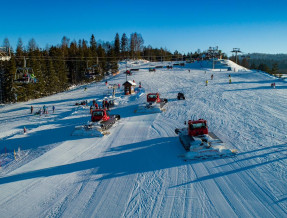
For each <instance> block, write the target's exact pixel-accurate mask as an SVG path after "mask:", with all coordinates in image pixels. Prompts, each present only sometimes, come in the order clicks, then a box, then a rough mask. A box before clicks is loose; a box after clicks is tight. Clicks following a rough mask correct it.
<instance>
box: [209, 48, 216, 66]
mask: <svg viewBox="0 0 287 218" xmlns="http://www.w3.org/2000/svg"><path fill="white" fill-rule="evenodd" d="M208 53H209V55H211V57H212V69H214V56H215V55H216V54H217V53H218V46H216V47H209V49H208Z"/></svg>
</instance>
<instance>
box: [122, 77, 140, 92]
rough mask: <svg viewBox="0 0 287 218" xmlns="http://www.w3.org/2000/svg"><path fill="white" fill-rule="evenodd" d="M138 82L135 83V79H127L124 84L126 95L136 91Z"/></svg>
mask: <svg viewBox="0 0 287 218" xmlns="http://www.w3.org/2000/svg"><path fill="white" fill-rule="evenodd" d="M136 85H137V84H136V83H134V82H133V81H130V80H129V81H126V82H125V83H124V84H123V86H124V92H125V95H131V94H134V93H135V87H136Z"/></svg>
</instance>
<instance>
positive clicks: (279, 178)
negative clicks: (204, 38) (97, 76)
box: [0, 61, 287, 217]
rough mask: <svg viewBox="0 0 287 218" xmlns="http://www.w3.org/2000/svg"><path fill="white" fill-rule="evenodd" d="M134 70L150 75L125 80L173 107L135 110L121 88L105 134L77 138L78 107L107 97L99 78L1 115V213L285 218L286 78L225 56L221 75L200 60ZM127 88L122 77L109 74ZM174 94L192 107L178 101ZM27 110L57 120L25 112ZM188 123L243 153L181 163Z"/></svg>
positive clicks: (84, 116) (82, 113)
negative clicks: (180, 133)
mask: <svg viewBox="0 0 287 218" xmlns="http://www.w3.org/2000/svg"><path fill="white" fill-rule="evenodd" d="M160 64H161V63H158V64H154V65H160ZM129 65H130V66H133V67H135V68H136V67H138V68H144V69H140V70H139V71H136V72H133V75H132V76H131V77H129V79H131V80H135V82H136V83H137V84H138V82H141V83H142V86H143V87H144V89H145V93H148V92H155V91H158V92H159V93H160V94H161V97H163V98H167V99H168V100H169V102H168V105H167V110H166V111H165V112H163V113H156V114H137V113H134V111H135V109H136V108H137V107H138V105H139V104H142V103H143V102H145V94H144V95H134V96H124V95H123V94H122V93H123V90H122V89H121V90H120V92H119V93H118V94H117V97H118V101H119V105H118V106H117V107H116V108H114V109H113V110H112V111H111V113H118V114H120V115H121V117H122V119H121V120H120V122H119V123H117V124H116V125H115V126H113V127H112V128H111V129H110V130H109V131H110V134H109V135H106V136H104V137H102V138H94V137H80V136H78V137H76V136H71V133H72V131H73V129H74V126H76V125H80V124H83V123H86V122H87V121H88V120H89V119H90V114H89V108H88V107H86V108H85V107H78V106H75V103H76V102H80V101H83V100H88V101H92V100H93V99H98V100H102V99H103V98H104V97H105V96H106V95H110V94H111V90H109V89H108V88H107V87H106V86H105V83H104V82H100V83H94V84H90V85H88V86H87V90H86V91H84V87H85V86H82V87H76V88H75V89H72V90H70V91H68V92H65V93H60V94H57V95H54V96H50V97H46V98H43V99H38V100H33V101H30V102H26V103H18V104H14V105H6V106H4V107H2V108H1V109H0V121H1V123H0V127H1V131H0V138H1V140H0V164H1V166H2V167H1V170H0V215H1V217H46V216H48V217H59V216H62V217H215V216H221V217H236V216H239V217H254V216H256V217H284V216H287V213H286V211H287V191H286V190H287V184H286V182H285V181H286V179H287V174H286V172H287V170H286V169H287V167H286V166H287V156H286V154H287V149H286V145H287V142H286V141H287V132H286V127H287V117H286V112H287V101H286V100H287V92H286V89H287V85H286V82H284V81H282V80H278V79H276V78H273V77H270V76H268V75H266V74H263V73H261V72H254V71H249V70H247V69H244V68H242V67H239V66H237V65H236V64H235V63H233V62H230V61H227V62H224V61H223V62H221V63H220V62H218V63H217V64H216V70H212V69H211V67H212V63H211V62H202V63H199V62H195V63H193V64H187V65H186V66H185V67H174V68H173V69H172V70H170V69H169V70H168V69H166V68H159V69H157V71H156V72H155V73H150V72H148V69H147V68H148V67H149V66H151V63H148V62H147V63H146V62H144V61H140V62H137V63H134V62H133V63H129ZM228 66H230V67H232V69H235V71H236V72H230V71H226V69H227V67H228ZM121 69H122V70H125V63H123V64H122V66H121ZM189 69H190V72H189ZM220 69H221V70H220ZM211 74H213V75H214V79H213V80H210V76H211ZM229 74H230V75H231V78H232V84H229V83H228V80H229V78H228V75H229ZM206 80H209V83H208V86H205V81H206ZM124 81H125V75H124V74H119V75H117V76H115V77H112V78H108V83H109V84H119V83H120V84H122V83H124ZM272 82H276V89H271V88H270V83H272ZM178 92H184V93H185V96H186V100H185V101H177V100H176V96H177V93H178ZM31 105H33V106H34V107H35V110H37V109H38V108H40V107H42V106H43V105H46V106H48V110H49V112H50V113H49V114H48V115H42V116H41V117H40V116H36V115H30V114H29V111H30V106H31ZM53 105H55V107H56V110H55V113H54V114H53V113H51V108H52V106H53ZM191 118H194V119H196V118H204V119H206V120H207V121H208V123H209V129H210V130H211V131H213V132H215V133H216V134H217V135H218V136H219V137H220V138H221V139H222V140H223V141H224V142H225V143H226V145H227V146H228V147H229V148H232V149H237V150H238V152H239V153H238V155H237V156H236V157H233V158H224V159H216V160H200V161H187V162H185V161H183V159H181V158H180V157H179V156H180V155H181V154H183V153H184V152H185V151H184V149H183V147H182V146H181V144H180V142H179V140H178V137H177V135H176V134H175V133H174V129H175V128H177V127H183V126H184V125H183V123H184V121H185V120H187V119H191ZM24 126H25V127H26V128H27V130H28V132H27V133H26V134H23V128H24ZM14 149H15V155H16V160H14V153H13V152H14Z"/></svg>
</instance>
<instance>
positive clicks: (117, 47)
mask: <svg viewBox="0 0 287 218" xmlns="http://www.w3.org/2000/svg"><path fill="white" fill-rule="evenodd" d="M114 50H115V57H116V59H117V60H118V59H119V57H120V36H119V34H118V33H117V34H116V37H115V43H114Z"/></svg>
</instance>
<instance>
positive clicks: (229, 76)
mask: <svg viewBox="0 0 287 218" xmlns="http://www.w3.org/2000/svg"><path fill="white" fill-rule="evenodd" d="M205 73H206V71H205ZM228 78H229V80H228V81H229V84H231V75H230V74H229V75H228ZM210 79H211V80H213V74H211V76H210ZM207 85H208V80H205V86H207ZM271 86H272V85H271Z"/></svg>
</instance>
